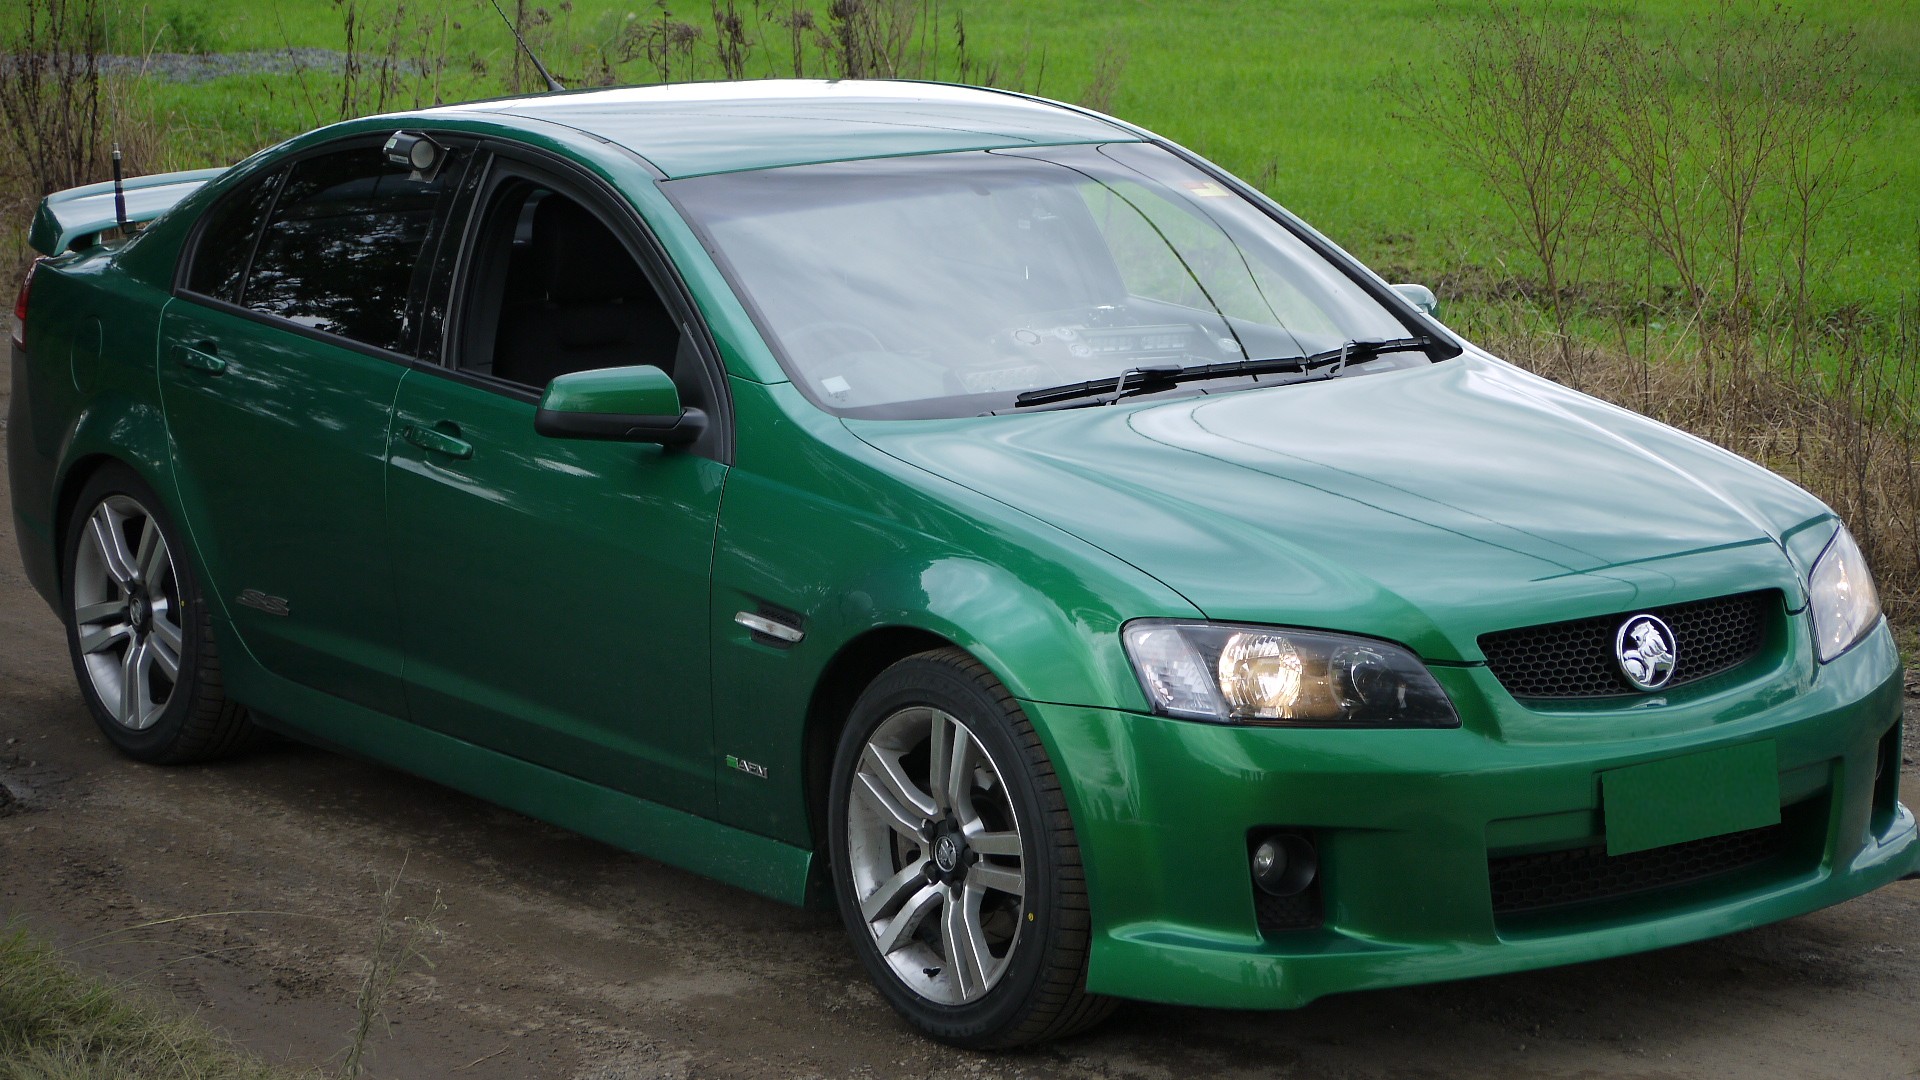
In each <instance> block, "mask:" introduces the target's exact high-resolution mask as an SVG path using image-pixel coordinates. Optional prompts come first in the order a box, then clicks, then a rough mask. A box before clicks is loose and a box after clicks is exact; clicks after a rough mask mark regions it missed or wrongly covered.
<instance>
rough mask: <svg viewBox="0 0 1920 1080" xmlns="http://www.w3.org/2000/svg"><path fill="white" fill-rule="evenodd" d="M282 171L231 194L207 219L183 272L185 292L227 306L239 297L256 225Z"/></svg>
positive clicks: (275, 171)
mask: <svg viewBox="0 0 1920 1080" xmlns="http://www.w3.org/2000/svg"><path fill="white" fill-rule="evenodd" d="M284 172H285V170H282V169H275V170H273V171H272V172H270V173H268V174H267V175H266V176H263V177H261V178H260V179H258V180H255V181H254V182H252V183H251V184H249V185H247V186H246V187H245V188H242V189H241V190H239V191H236V192H233V193H232V194H230V195H228V196H227V197H226V198H225V199H222V200H221V202H220V205H218V206H216V207H214V208H213V211H212V212H211V213H210V214H208V215H207V226H206V228H205V229H203V230H202V231H201V233H200V242H199V245H198V246H197V247H195V248H194V252H193V266H192V267H191V269H189V270H188V272H187V288H189V289H191V290H193V291H194V292H197V293H201V294H203V295H206V296H212V297H217V298H219V299H221V300H225V301H228V302H229V303H232V302H236V301H237V300H238V299H239V297H240V279H241V278H242V277H245V276H246V273H247V257H248V256H249V255H252V254H253V238H254V236H255V235H256V234H258V233H259V231H260V222H261V221H262V220H264V219H265V218H266V216H267V207H268V206H270V205H272V203H273V193H274V192H275V191H277V190H279V187H280V177H281V176H282V175H283V174H284Z"/></svg>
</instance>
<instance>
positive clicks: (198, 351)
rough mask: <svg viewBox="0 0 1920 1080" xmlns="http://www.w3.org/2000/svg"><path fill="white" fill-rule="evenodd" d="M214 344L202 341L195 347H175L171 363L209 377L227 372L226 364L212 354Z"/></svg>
mask: <svg viewBox="0 0 1920 1080" xmlns="http://www.w3.org/2000/svg"><path fill="white" fill-rule="evenodd" d="M213 350H214V344H213V342H211V341H203V342H201V343H200V344H199V345H198V346H197V347H196V346H193V345H175V346H174V347H173V361H174V363H176V364H179V365H180V366H181V367H183V368H192V369H193V370H195V371H204V372H206V373H207V374H209V375H219V374H221V373H223V372H225V371H226V370H227V362H226V361H225V360H222V359H221V358H220V357H219V356H217V355H215V354H214V351H213Z"/></svg>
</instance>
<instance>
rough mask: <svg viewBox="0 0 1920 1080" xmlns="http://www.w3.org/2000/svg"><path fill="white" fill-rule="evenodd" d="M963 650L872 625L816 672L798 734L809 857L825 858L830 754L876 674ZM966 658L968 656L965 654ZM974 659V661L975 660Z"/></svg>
mask: <svg viewBox="0 0 1920 1080" xmlns="http://www.w3.org/2000/svg"><path fill="white" fill-rule="evenodd" d="M946 648H964V647H963V646H960V645H958V644H957V643H956V642H954V641H952V640H951V639H949V638H947V637H943V636H942V635H940V634H936V633H934V632H933V631H931V630H926V629H923V628H921V627H917V626H904V625H896V626H878V627H874V628H872V629H870V630H867V631H865V632H864V633H861V634H859V635H857V636H855V637H853V638H851V639H850V640H848V641H847V642H846V643H845V644H843V645H841V647H840V649H839V651H837V652H836V653H834V655H833V657H832V659H830V660H828V661H827V663H826V665H825V666H824V667H822V668H821V670H820V674H819V677H818V678H817V679H816V680H815V681H814V687H813V693H812V695H811V696H810V698H809V700H808V702H807V713H806V722H805V727H804V730H803V732H802V736H801V740H802V743H801V745H802V752H801V753H802V757H801V760H802V768H803V769H804V770H805V773H804V775H805V785H806V801H807V827H808V832H809V834H810V835H811V837H812V840H813V847H814V850H815V852H817V853H819V854H820V855H821V856H822V857H823V858H824V856H825V853H826V828H825V823H826V820H827V791H828V788H829V787H831V786H832V782H833V755H834V750H835V748H836V746H837V745H838V744H839V741H840V732H841V731H842V730H844V729H845V728H846V724H847V720H848V718H849V717H850V716H851V714H852V712H853V704H854V702H855V701H858V700H859V698H860V695H861V694H862V693H864V692H865V691H866V689H867V687H868V686H870V685H872V683H873V680H875V679H877V678H879V677H880V673H881V672H883V671H885V670H887V669H888V668H890V667H892V666H893V665H894V664H897V663H899V662H900V661H902V660H905V659H906V658H907V657H909V656H916V655H918V654H920V653H923V652H931V651H933V650H935V649H946ZM969 655H972V654H971V653H969ZM976 659H978V658H977V657H976Z"/></svg>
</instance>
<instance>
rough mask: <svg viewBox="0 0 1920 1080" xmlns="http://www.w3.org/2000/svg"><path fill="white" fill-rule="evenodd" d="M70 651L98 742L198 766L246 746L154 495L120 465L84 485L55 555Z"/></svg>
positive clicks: (207, 628)
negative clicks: (58, 561) (63, 546)
mask: <svg viewBox="0 0 1920 1080" xmlns="http://www.w3.org/2000/svg"><path fill="white" fill-rule="evenodd" d="M62 555H63V558H62V562H61V566H62V569H63V570H64V571H65V573H64V575H63V578H62V580H63V581H64V583H65V590H64V591H65V598H66V610H65V611H64V612H63V613H62V614H63V615H65V617H66V623H67V651H68V653H69V655H70V656H71V657H72V659H73V671H74V676H75V678H77V679H78V680H79V683H80V693H81V696H82V697H84V698H85V699H86V702H87V708H88V710H89V711H91V712H92V713H93V718H94V721H95V723H97V724H99V725H100V730H101V732H102V733H103V734H105V735H106V737H107V740H108V741H109V742H111V743H113V745H114V746H116V747H118V748H119V749H120V751H121V752H122V753H125V754H126V755H128V756H129V757H133V758H137V759H139V760H141V761H146V762H151V763H154V764H180V763H185V762H191V761H206V760H209V759H212V758H217V757H223V756H225V755H228V754H231V753H234V752H236V751H238V750H241V749H243V748H244V747H246V746H247V745H249V744H251V742H252V741H253V738H254V733H255V731H256V729H255V728H254V726H253V723H252V721H251V720H250V719H249V718H248V716H247V711H246V710H245V709H244V708H242V707H241V706H239V705H238V704H235V703H234V702H232V701H229V700H227V696H226V693H225V691H224V689H223V687H222V685H221V679H220V656H219V652H218V650H217V648H216V647H215V645H214V640H213V619H212V617H211V616H210V615H209V613H208V611H207V604H206V599H205V597H204V596H203V595H202V593H201V591H200V583H199V581H198V579H196V578H195V577H194V573H193V566H192V561H191V560H190V559H189V558H187V554H186V547H185V545H184V544H183V543H182V541H181V537H180V533H179V531H178V530H177V529H175V528H174V526H173V521H172V519H170V518H169V517H168V516H167V513H166V510H165V508H164V507H163V506H162V505H161V502H160V498H159V496H157V495H155V494H154V491H153V489H152V488H151V487H149V486H147V484H146V482H145V481H143V480H141V479H140V477H139V476H138V475H137V474H135V473H134V471H133V470H132V469H129V468H127V467H126V466H124V465H120V464H118V463H115V464H111V465H107V466H104V467H102V468H101V469H100V470H99V471H98V472H96V473H94V474H93V476H91V477H90V478H88V480H87V483H86V485H85V486H84V487H83V488H82V489H81V491H80V497H79V499H78V500H76V502H75V504H74V512H73V516H72V517H70V518H69V519H68V521H67V534H66V550H65V551H64V552H63V553H62Z"/></svg>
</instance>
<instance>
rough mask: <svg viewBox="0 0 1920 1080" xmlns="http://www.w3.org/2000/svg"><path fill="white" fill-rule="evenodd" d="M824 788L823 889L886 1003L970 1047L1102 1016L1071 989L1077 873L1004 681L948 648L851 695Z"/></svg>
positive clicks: (1084, 934) (1068, 824)
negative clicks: (828, 878)
mask: <svg viewBox="0 0 1920 1080" xmlns="http://www.w3.org/2000/svg"><path fill="white" fill-rule="evenodd" d="M828 799H829V803H828V805H829V818H830V820H829V822H828V830H829V847H830V855H831V860H832V866H833V880H834V892H835V895H836V897H837V898H838V901H839V906H840V913H841V917H842V919H843V920H844V921H845V922H846V926H847V933H848V935H849V936H850V937H851V938H852V939H853V946H854V950H855V951H856V952H857V953H858V954H859V956H860V959H861V962H862V963H863V964H865V965H866V968H867V972H868V974H869V975H870V976H871V977H872V978H873V981H874V983H875V985H876V986H878V987H879V989H880V991H881V993H882V994H883V995H884V996H885V997H886V999H887V1001H888V1003H889V1004H891V1005H892V1006H893V1007H894V1009H895V1010H896V1011H898V1012H899V1013H900V1014H901V1016H903V1017H905V1018H906V1020H907V1021H908V1022H909V1023H911V1024H912V1025H913V1026H914V1027H916V1028H918V1029H919V1030H920V1031H922V1032H924V1033H925V1034H927V1035H930V1036H932V1037H933V1038H936V1039H939V1040H941V1041H943V1042H948V1043H952V1044H955V1045H958V1046H965V1047H971V1048H976V1049H989V1048H1003V1047H1010V1046H1018V1045H1021V1044H1024V1043H1031V1042H1038V1041H1041V1040H1045V1039H1053V1038H1058V1037H1061V1036H1064V1035H1068V1034H1071V1033H1073V1032H1075V1031H1079V1030H1081V1029H1083V1028H1086V1027H1090V1026H1092V1025H1093V1024H1096V1023H1098V1022H1099V1021H1100V1020H1102V1019H1104V1018H1105V1017H1106V1015H1107V1014H1108V1013H1109V1012H1110V1011H1111V1010H1112V1006H1113V1002H1112V1001H1111V999H1107V998H1101V997H1097V996H1095V995H1091V994H1088V993H1087V991H1086V972H1087V956H1088V951H1089V948H1090V943H1091V940H1090V939H1091V933H1090V921H1089V919H1088V914H1087V896H1086V878H1085V875H1084V874H1083V872H1082V870H1081V865H1080V849H1079V845H1078V844H1077V843H1076V841H1075V839H1074V833H1073V822H1072V820H1071V818H1070V817H1069V816H1068V813H1067V809H1066V800H1065V798H1064V797H1063V796H1062V794H1061V791H1060V781H1059V779H1058V777H1057V776H1056V775H1055V774H1054V771H1053V766H1052V763H1051V762H1050V761H1048V759H1047V754H1046V750H1045V748H1044V747H1043V746H1042V745H1041V743H1040V739H1039V736H1038V735H1036V734H1035V732H1034V730H1033V726H1032V724H1030V723H1029V722H1028V721H1027V718H1026V715H1025V714H1024V713H1023V712H1022V711H1021V710H1020V707H1019V704H1018V702H1016V701H1015V700H1014V698H1013V696H1012V695H1011V694H1009V693H1008V692H1007V690H1006V688H1005V687H1004V686H1002V685H1001V684H1000V682H999V680H997V679H995V678H994V677H993V675H992V673H990V672H989V671H987V669H986V668H985V667H984V666H982V665H981V664H980V663H979V662H978V661H976V660H974V659H973V658H972V657H970V656H968V655H967V654H966V653H964V652H962V651H960V650H958V649H942V650H938V651H934V652H927V653H921V654H919V655H917V656H912V657H909V658H907V659H905V660H902V661H900V662H899V663H897V664H895V665H893V666H892V667H890V668H888V669H887V670H886V671H885V672H883V673H882V674H881V675H880V677H879V678H878V679H876V680H875V681H874V683H873V685H872V686H870V687H868V688H867V690H866V692H865V693H863V694H862V695H861V696H860V700H859V701H858V702H857V703H856V704H855V705H854V708H853V714H852V716H851V718H850V719H849V720H848V723H847V726H846V728H845V730H844V731H843V732H842V733H841V738H840V745H839V749H838V752H837V753H836V755H835V759H834V767H833V784H832V789H831V791H830V792H829V794H828Z"/></svg>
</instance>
